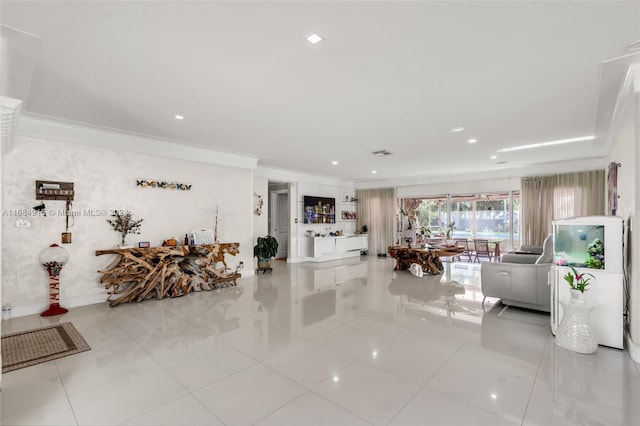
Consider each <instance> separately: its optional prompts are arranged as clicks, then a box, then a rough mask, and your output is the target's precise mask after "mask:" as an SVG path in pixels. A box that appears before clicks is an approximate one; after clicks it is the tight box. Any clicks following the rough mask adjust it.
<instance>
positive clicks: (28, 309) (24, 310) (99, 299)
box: [11, 269, 256, 318]
mask: <svg viewBox="0 0 640 426" xmlns="http://www.w3.org/2000/svg"><path fill="white" fill-rule="evenodd" d="M255 274H256V272H255V270H251V269H250V270H243V271H241V275H242V277H240V278H239V279H242V278H245V277H252V276H254V275H255ZM107 296H108V294H107V292H106V291H105V292H102V293H95V294H88V295H86V296H78V297H69V298H66V297H65V298H62V299H60V305H61V306H63V307H65V308H68V309H70V308H77V307H78V306H86V305H95V304H96V303H103V302H106V301H107ZM48 307H49V302H47V303H42V304H40V303H34V304H31V305H24V306H15V307H13V308H12V309H11V317H12V318H19V317H26V316H27V315H35V314H39V313H41V312H43V311H44V310H45V309H47V308H48Z"/></svg>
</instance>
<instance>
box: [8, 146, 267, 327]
mask: <svg viewBox="0 0 640 426" xmlns="http://www.w3.org/2000/svg"><path fill="white" fill-rule="evenodd" d="M37 179H38V180H54V181H55V180H59V181H64V182H73V183H74V185H75V200H74V202H73V209H74V210H75V211H77V212H78V213H79V215H78V216H76V217H75V224H74V226H73V227H71V228H70V231H71V232H72V234H73V243H72V244H65V245H64V247H65V248H66V249H67V250H68V251H69V253H70V255H71V258H70V261H69V263H68V264H67V265H66V266H65V267H64V269H63V270H62V273H61V284H60V287H61V297H60V298H61V304H62V305H63V306H67V307H73V306H77V305H82V304H87V303H94V302H98V301H102V300H104V299H105V291H104V289H102V287H101V286H100V285H99V284H98V277H99V274H98V273H97V272H96V271H97V270H98V269H101V268H103V267H104V266H106V265H107V264H108V263H109V262H110V260H111V258H112V256H100V257H96V256H95V254H94V253H95V251H96V250H100V249H109V248H115V247H116V246H117V244H118V242H119V234H117V233H116V232H115V231H113V230H112V229H111V226H110V225H109V224H108V223H107V222H106V219H107V217H105V216H91V215H89V214H88V213H86V212H85V211H86V210H91V211H94V212H95V211H100V210H107V211H108V210H110V209H128V210H131V211H132V212H133V213H134V215H135V217H136V218H141V219H144V223H143V225H142V233H141V234H140V235H129V236H128V238H127V242H128V243H130V244H137V243H138V242H139V241H149V242H150V243H151V245H152V246H157V245H160V244H161V243H162V240H164V239H167V238H170V237H175V238H176V239H178V241H179V242H181V241H182V239H184V235H185V233H187V232H189V231H190V230H192V229H202V228H213V226H214V220H215V211H216V208H219V219H218V230H219V232H218V234H219V240H220V241H221V242H239V243H240V254H239V255H238V256H236V257H229V261H228V264H229V266H231V267H233V266H235V265H236V264H237V263H238V262H239V261H244V263H245V264H246V265H251V264H252V259H253V255H252V254H253V253H252V248H253V223H254V222H253V221H254V217H256V216H254V214H253V210H254V206H253V203H252V200H253V197H252V196H251V194H252V193H253V189H254V181H253V172H252V170H250V169H244V168H238V167H226V166H220V165H212V164H206V163H200V162H195V161H189V160H176V159H169V158H164V157H158V156H154V155H150V154H141V153H133V152H126V151H121V150H115V149H106V148H99V147H94V146H90V145H83V144H75V143H69V142H62V141H59V140H51V139H41V138H33V137H25V136H19V137H17V138H16V144H15V148H14V150H13V151H12V152H10V153H9V154H6V155H4V156H3V157H2V183H3V185H2V188H3V198H4V199H3V201H4V203H3V217H2V263H3V269H2V291H3V300H4V301H6V302H10V303H11V304H12V306H13V310H14V316H19V315H25V314H30V313H34V312H39V311H40V310H42V309H44V308H45V307H46V306H47V305H48V277H47V275H46V273H45V271H44V269H43V268H42V267H41V266H40V265H39V263H38V256H39V254H40V252H41V251H42V250H43V249H44V248H45V247H47V246H49V245H50V244H52V243H58V244H60V233H61V232H63V231H64V230H65V218H64V213H63V212H57V211H55V210H61V211H63V209H64V202H63V201H45V204H46V207H47V210H49V211H50V212H49V214H48V215H47V216H46V217H28V218H27V219H28V220H29V221H30V224H31V226H30V227H29V228H17V227H16V219H19V217H16V216H15V213H16V212H14V210H23V209H29V208H31V207H33V206H35V205H36V204H38V203H39V202H37V201H36V200H35V181H36V180H37ZM136 179H158V180H166V181H173V182H184V183H187V184H191V185H192V189H191V190H190V191H178V190H169V189H158V188H140V187H136ZM252 273H253V271H252V269H251V268H245V270H244V272H243V275H250V274H252Z"/></svg>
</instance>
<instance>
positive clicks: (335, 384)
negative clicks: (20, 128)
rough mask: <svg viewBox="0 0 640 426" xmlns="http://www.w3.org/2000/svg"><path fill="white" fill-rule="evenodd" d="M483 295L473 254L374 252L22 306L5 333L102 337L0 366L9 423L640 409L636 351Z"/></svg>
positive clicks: (605, 418) (585, 415) (474, 421)
mask: <svg viewBox="0 0 640 426" xmlns="http://www.w3.org/2000/svg"><path fill="white" fill-rule="evenodd" d="M452 280H455V281H457V282H458V283H460V284H461V285H451V284H447V282H449V281H452ZM481 300H482V292H481V290H480V279H479V266H478V265H470V264H466V263H454V264H451V263H449V264H446V271H445V274H444V275H442V276H438V277H426V278H416V277H414V276H412V275H410V274H409V273H408V272H406V271H402V272H394V271H393V261H392V260H391V259H381V258H375V257H371V258H368V259H364V258H363V260H360V259H352V260H349V261H337V262H330V263H324V264H294V265H287V264H286V263H284V262H275V263H274V271H273V274H269V275H259V276H255V277H248V278H242V279H240V280H239V281H238V286H237V287H232V288H226V289H220V290H216V291H212V292H201V293H196V294H190V295H188V296H185V297H182V298H179V299H168V300H162V301H147V302H144V303H141V304H133V305H126V306H119V307H116V308H109V307H108V306H107V305H106V304H99V305H93V306H85V307H82V308H77V309H72V310H71V311H70V312H69V313H68V314H65V315H63V316H60V317H56V318H50V319H44V318H40V317H39V316H31V317H23V318H15V319H12V320H10V321H5V322H4V323H3V332H4V333H11V332H15V331H19V330H23V329H29V328H35V327H39V326H42V325H47V324H49V323H52V322H65V321H71V322H72V323H73V324H74V325H75V326H76V328H77V329H78V330H79V331H80V332H81V333H82V335H83V336H84V337H85V339H86V340H87V342H88V343H89V345H91V347H92V350H91V351H88V352H84V353H81V354H78V355H73V356H70V357H66V358H61V359H59V360H56V361H51V362H48V363H46V364H41V365H37V366H33V367H28V368H25V369H22V370H17V371H13V372H10V373H7V374H5V375H3V378H2V391H1V393H0V396H1V398H2V412H1V423H2V424H3V425H13V424H15V425H18V424H44V425H58V424H60V425H69V424H72V425H73V424H101V425H106V424H127V425H191V424H192V425H221V424H227V425H250V424H260V425H367V424H373V425H387V424H389V425H431V424H433V425H444V424H447V425H509V424H511V425H516V424H518V425H572V424H575V425H582V424H588V425H596V424H601V425H635V424H640V404H639V403H638V402H639V401H640V371H639V368H638V365H637V364H636V363H634V362H633V361H632V360H631V359H630V358H629V356H628V353H627V352H626V351H619V350H615V349H609V348H605V347H599V348H598V352H597V353H596V354H594V355H578V354H574V353H571V352H567V351H565V350H564V349H561V348H558V347H556V346H555V345H554V339H553V336H552V335H551V332H550V330H549V316H548V314H543V313H537V312H534V311H527V310H520V309H517V308H508V309H507V310H505V311H503V312H502V306H501V305H500V304H499V303H497V304H496V305H495V306H493V304H494V303H496V301H495V300H490V301H489V303H488V304H487V306H485V308H486V310H487V312H484V311H483V309H482V306H481V304H480V301H481Z"/></svg>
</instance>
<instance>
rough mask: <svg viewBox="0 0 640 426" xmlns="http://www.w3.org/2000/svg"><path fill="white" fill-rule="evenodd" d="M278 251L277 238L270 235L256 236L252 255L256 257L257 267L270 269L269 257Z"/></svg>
mask: <svg viewBox="0 0 640 426" xmlns="http://www.w3.org/2000/svg"><path fill="white" fill-rule="evenodd" d="M276 253H278V240H276V239H275V238H274V237H272V236H271V235H265V236H264V237H258V242H257V244H256V245H255V246H253V255H254V256H255V257H257V258H258V269H263V270H264V269H271V258H272V257H274V256H275V255H276Z"/></svg>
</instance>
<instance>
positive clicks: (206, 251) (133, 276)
mask: <svg viewBox="0 0 640 426" xmlns="http://www.w3.org/2000/svg"><path fill="white" fill-rule="evenodd" d="M239 246H240V244H239V243H220V244H203V245H194V246H177V247H153V248H117V249H112V250H98V251H96V256H101V255H104V254H117V255H118V257H117V258H116V259H114V261H113V262H111V263H110V264H109V265H108V266H107V267H106V268H105V269H104V270H100V271H98V272H100V273H102V274H103V275H102V277H101V278H100V282H101V283H103V284H104V286H105V288H106V289H107V290H108V291H109V296H108V297H107V301H108V302H109V304H110V306H112V307H113V306H116V305H119V304H120V303H128V302H142V301H143V300H147V299H154V298H155V299H162V298H165V297H179V296H184V295H185V294H188V293H190V292H192V291H201V290H213V289H215V288H218V287H222V286H228V285H236V279H237V278H239V277H240V273H239V270H240V269H241V268H242V262H240V265H239V266H238V267H237V268H236V270H235V271H230V270H229V268H227V263H226V262H225V255H226V254H229V255H232V256H235V255H236V254H238V253H239V252H240V251H239V249H238V248H239ZM219 262H221V263H222V265H224V266H223V267H219V268H216V264H218V263H219Z"/></svg>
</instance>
